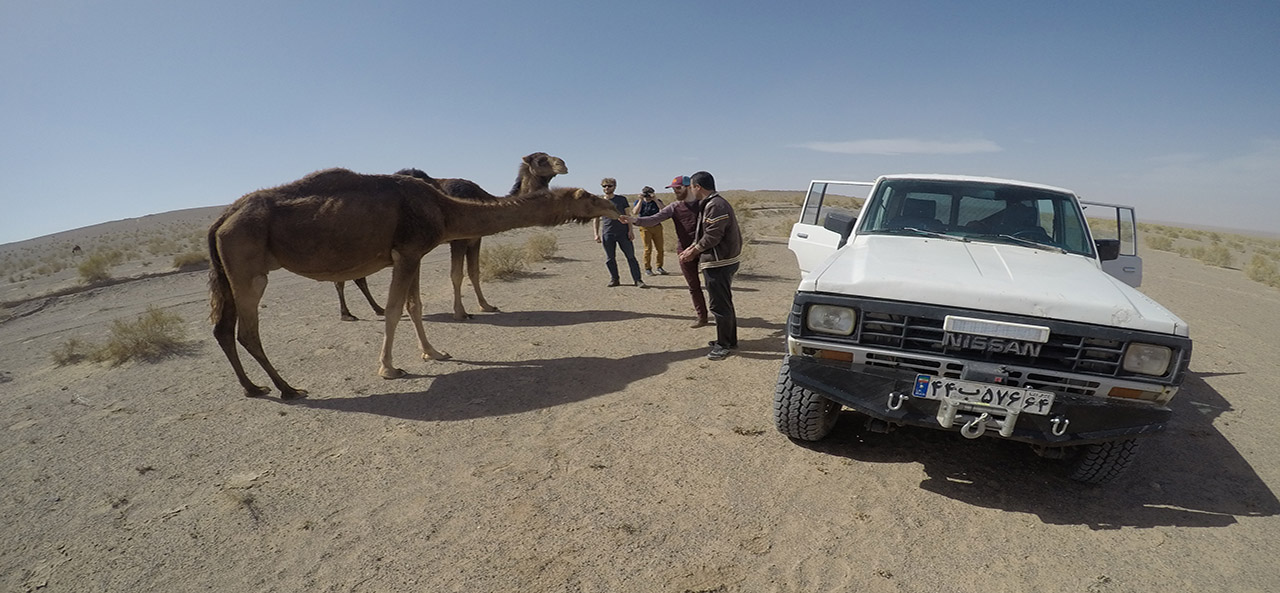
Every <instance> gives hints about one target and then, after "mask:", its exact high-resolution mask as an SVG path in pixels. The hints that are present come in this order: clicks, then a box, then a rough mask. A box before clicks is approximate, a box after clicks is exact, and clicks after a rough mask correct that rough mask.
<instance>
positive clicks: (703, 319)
mask: <svg viewBox="0 0 1280 593" xmlns="http://www.w3.org/2000/svg"><path fill="white" fill-rule="evenodd" d="M706 325H707V318H706V317H699V318H698V319H697V321H694V322H693V325H690V326H689V327H705V326H706Z"/></svg>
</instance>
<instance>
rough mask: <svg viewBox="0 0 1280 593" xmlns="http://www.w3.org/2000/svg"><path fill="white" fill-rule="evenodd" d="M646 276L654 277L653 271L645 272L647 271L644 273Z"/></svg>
mask: <svg viewBox="0 0 1280 593" xmlns="http://www.w3.org/2000/svg"><path fill="white" fill-rule="evenodd" d="M659 269H661V268H659ZM644 275H645V276H652V275H653V270H645V271H644Z"/></svg>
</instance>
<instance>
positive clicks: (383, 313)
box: [373, 309, 387, 317]
mask: <svg viewBox="0 0 1280 593" xmlns="http://www.w3.org/2000/svg"><path fill="white" fill-rule="evenodd" d="M373 314H374V315H377V316H378V317H386V316H387V311H386V310H385V309H374V310H373Z"/></svg>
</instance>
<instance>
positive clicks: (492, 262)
mask: <svg viewBox="0 0 1280 593" xmlns="http://www.w3.org/2000/svg"><path fill="white" fill-rule="evenodd" d="M525 257H526V254H525V250H524V249H521V248H519V247H516V246H515V245H494V246H492V247H483V248H481V249H480V277H481V278H483V279H485V280H513V279H515V278H518V277H520V276H521V275H522V274H524V271H525V268H526V265H527V263H528V262H527V261H525Z"/></svg>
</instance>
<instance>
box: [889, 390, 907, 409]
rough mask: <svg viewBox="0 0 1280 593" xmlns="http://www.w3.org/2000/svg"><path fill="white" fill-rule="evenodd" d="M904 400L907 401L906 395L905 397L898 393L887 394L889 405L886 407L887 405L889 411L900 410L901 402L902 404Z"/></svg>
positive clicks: (903, 394)
mask: <svg viewBox="0 0 1280 593" xmlns="http://www.w3.org/2000/svg"><path fill="white" fill-rule="evenodd" d="M906 399H907V395H906V394H905V393H900V392H897V391H894V392H890V393H889V404H888V405H889V409H890V410H901V409H902V402H903V401H905V400H906Z"/></svg>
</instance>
